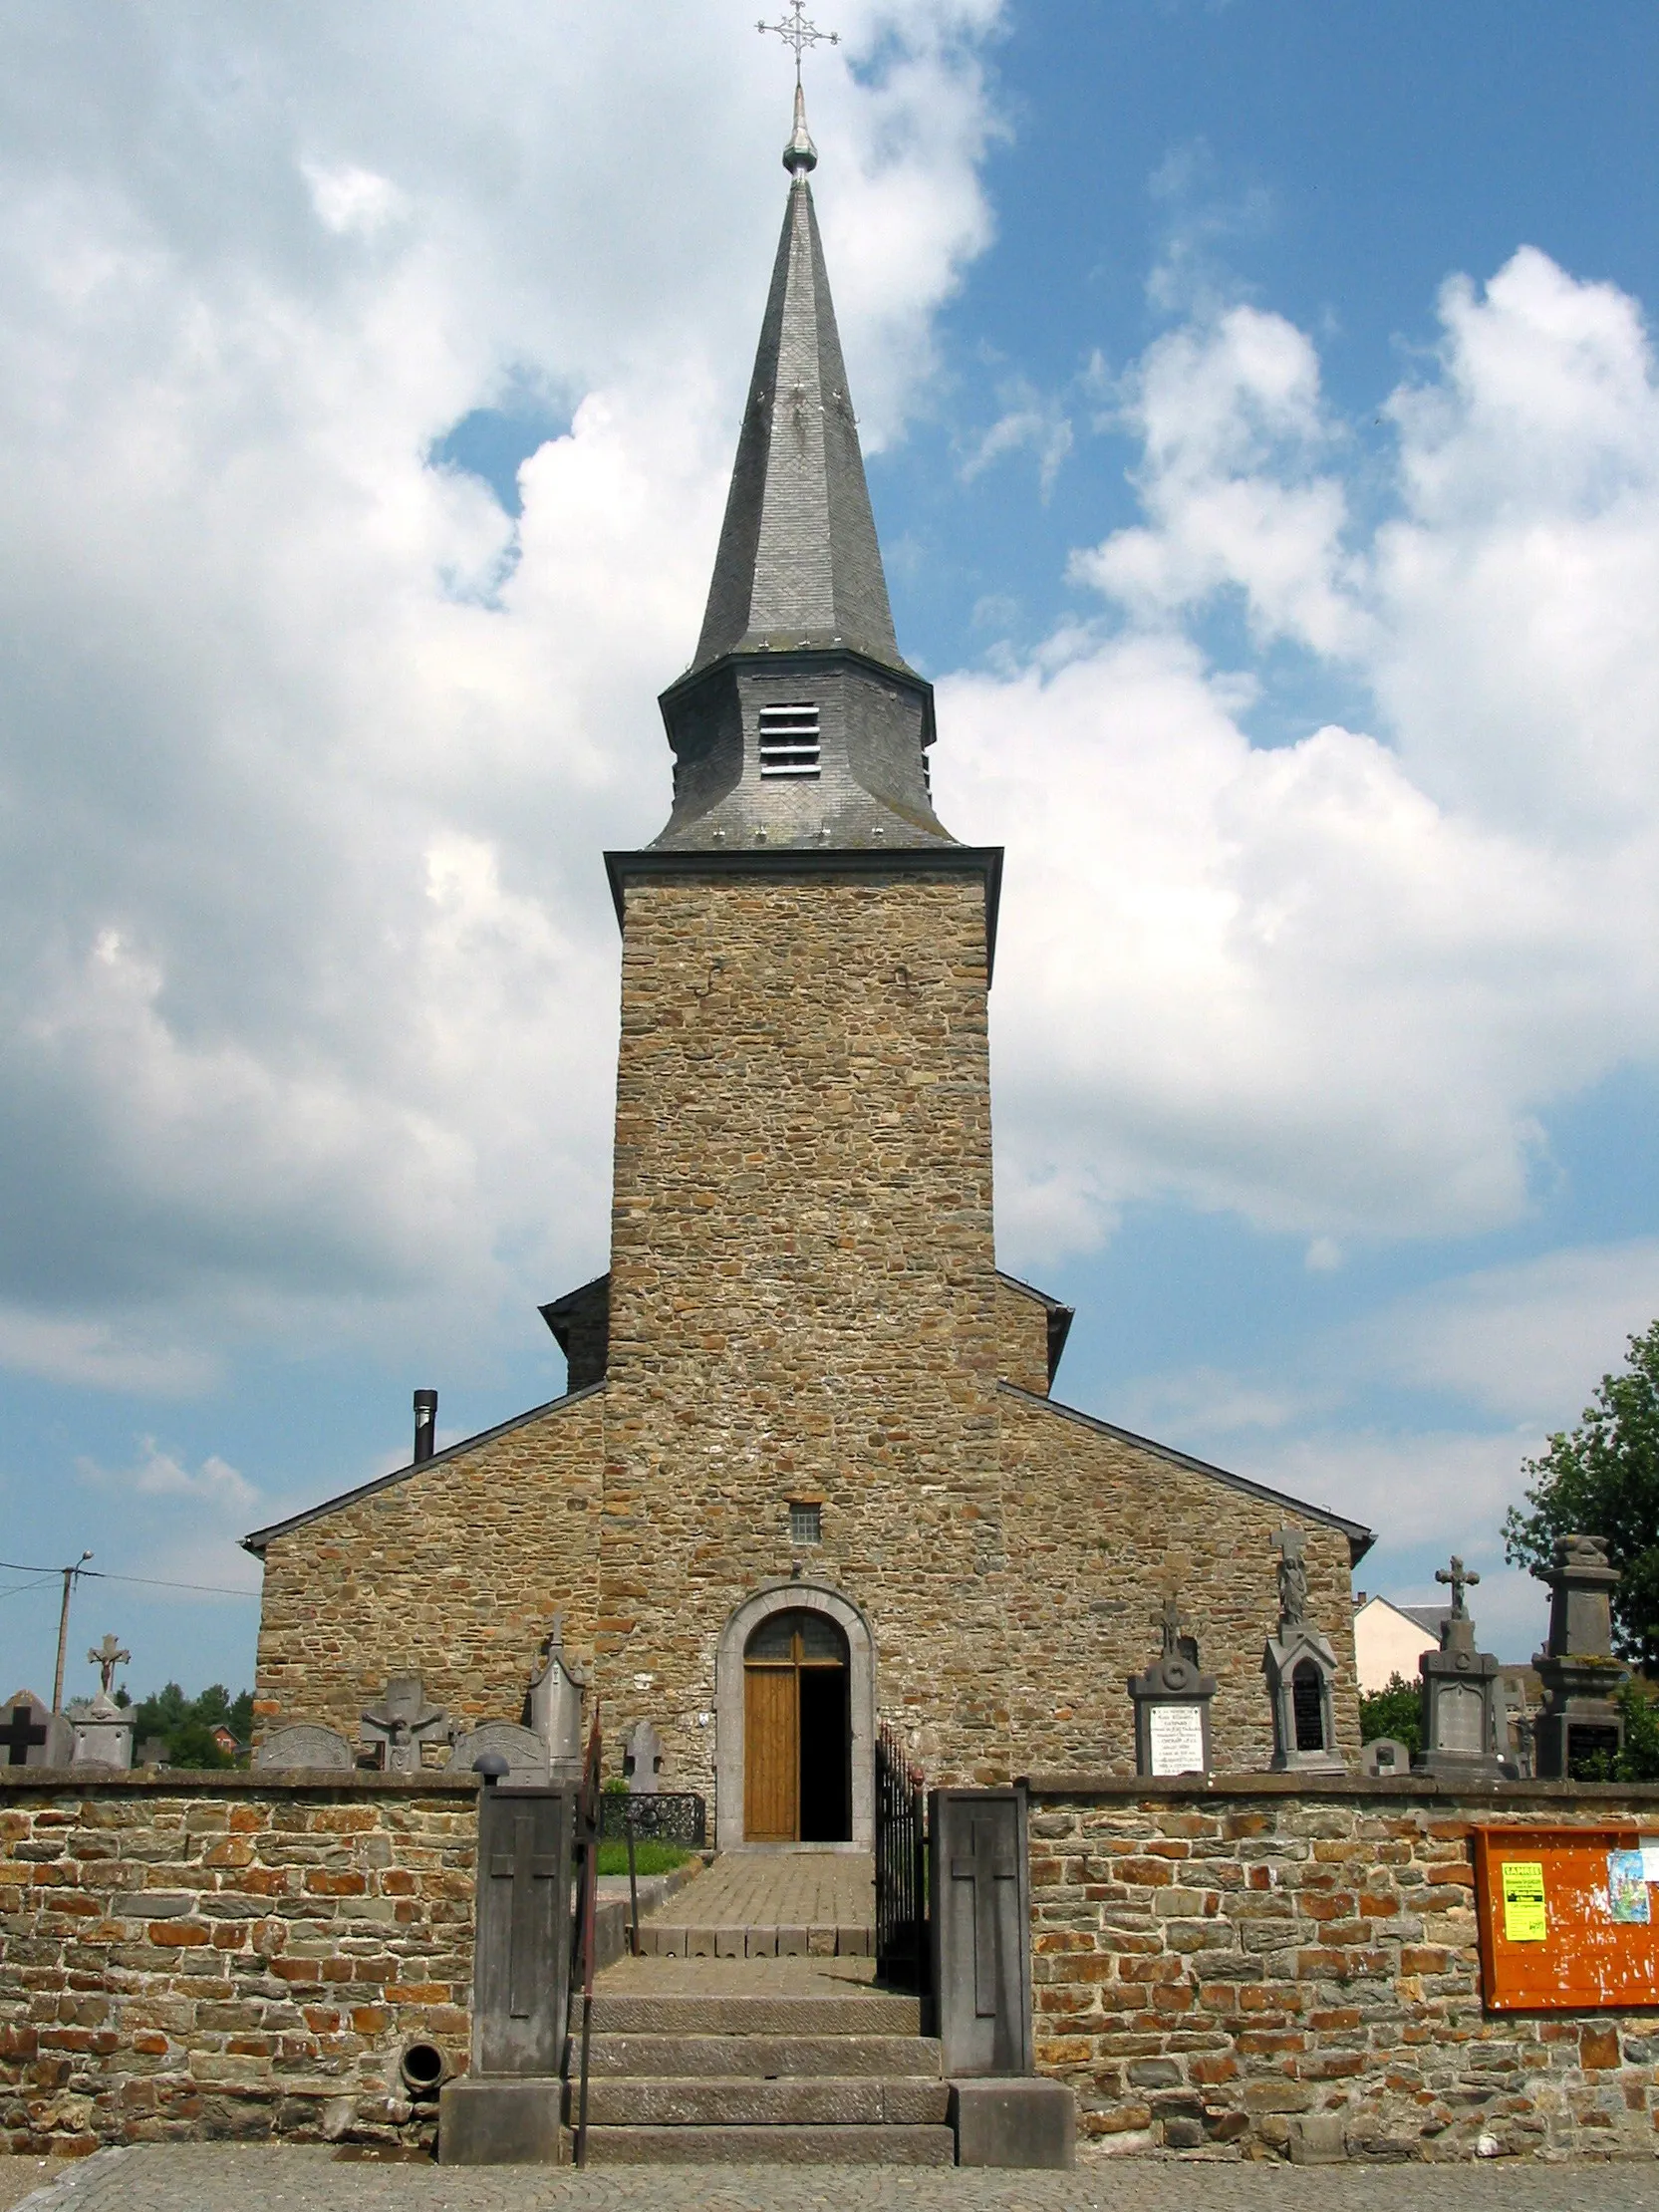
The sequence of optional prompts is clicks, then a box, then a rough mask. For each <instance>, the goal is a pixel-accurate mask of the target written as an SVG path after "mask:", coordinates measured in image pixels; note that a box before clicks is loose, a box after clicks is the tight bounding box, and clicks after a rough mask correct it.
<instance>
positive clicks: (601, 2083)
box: [588, 2074, 951, 2127]
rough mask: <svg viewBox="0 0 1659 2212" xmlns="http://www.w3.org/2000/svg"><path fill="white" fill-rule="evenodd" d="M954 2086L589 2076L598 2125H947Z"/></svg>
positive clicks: (898, 2080) (922, 2081)
mask: <svg viewBox="0 0 1659 2212" xmlns="http://www.w3.org/2000/svg"><path fill="white" fill-rule="evenodd" d="M950 2102H951V2092H950V2088H949V2086H948V2085H947V2084H946V2083H945V2082H944V2081H942V2080H941V2079H940V2078H939V2075H938V2074H935V2075H934V2077H933V2079H932V2080H931V2081H930V2080H928V2079H926V2078H925V2077H906V2076H893V2075H883V2076H877V2077H874V2078H872V2077H870V2076H863V2077H850V2078H849V2077H837V2076H828V2077H819V2078H817V2079H808V2080H801V2079H796V2078H793V2077H788V2076H785V2077H781V2078H773V2079H771V2080H766V2079H762V2078H761V2077H759V2076H758V2075H754V2074H724V2075H719V2076H711V2075H707V2074H704V2075H700V2076H697V2077H695V2078H691V2079H681V2080H677V2079H672V2078H671V2079H661V2078H656V2077H650V2078H643V2079H642V2078H638V2077H634V2078H627V2079H619V2078H617V2077H615V2076H610V2077H607V2078H606V2079H604V2080H594V2079H593V2078H591V2077H590V2079H589V2082H588V2124H589V2126H590V2127H791V2126H800V2127H914V2126H921V2125H933V2126H943V2125H944V2123H945V2119H946V2116H947V2114H948V2112H949V2109H950Z"/></svg>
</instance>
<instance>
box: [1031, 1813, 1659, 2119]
mask: <svg viewBox="0 0 1659 2212" xmlns="http://www.w3.org/2000/svg"><path fill="white" fill-rule="evenodd" d="M1288 1780H1289V1778H1286V1781H1287V1782H1288ZM1611 1819H1625V1820H1629V1821H1631V1822H1632V1823H1639V1824H1640V1825H1642V1826H1645V1827H1649V1828H1659V1790H1646V1791H1630V1790H1621V1789H1616V1788H1611V1787H1608V1788H1602V1789H1594V1788H1591V1789H1586V1788H1583V1787H1581V1786H1576V1785H1567V1786H1562V1785H1538V1784H1533V1785H1502V1786H1498V1787H1496V1788H1494V1789H1492V1790H1490V1791H1487V1792H1484V1793H1481V1794H1479V1795H1477V1794H1474V1793H1465V1794H1463V1795H1462V1796H1458V1795H1455V1794H1453V1793H1451V1792H1446V1793H1441V1792H1439V1791H1436V1790H1435V1789H1434V1788H1433V1786H1432V1785H1425V1784H1419V1783H1384V1784H1360V1783H1350V1784H1342V1783H1335V1784H1327V1783H1321V1784H1318V1785H1315V1786H1307V1785H1304V1786H1303V1787H1302V1788H1301V1789H1299V1790H1297V1789H1294V1788H1288V1787H1280V1786H1278V1783H1277V1778H1274V1780H1273V1781H1272V1782H1267V1781H1259V1782H1254V1783H1245V1782H1237V1783H1213V1784H1212V1785H1211V1786H1210V1787H1209V1788H1208V1789H1206V1788H1204V1787H1203V1786H1199V1785H1192V1786H1188V1785H1175V1784H1166V1785H1160V1786H1159V1787H1158V1788H1157V1789H1156V1790H1155V1791H1154V1790H1149V1789H1148V1788H1147V1786H1145V1785H1141V1786H1140V1787H1139V1788H1136V1787H1135V1786H1133V1785H1127V1786H1126V1785H1121V1784H1120V1785H1115V1786H1114V1785H1111V1784H1102V1785H1100V1786H1098V1787H1088V1786H1082V1787H1080V1786H1078V1785H1075V1784H1070V1785H1068V1784H1066V1783H1064V1782H1057V1783H1054V1784H1050V1783H1048V1782H1046V1781H1038V1782H1037V1783H1036V1784H1034V1785H1033V1788H1032V1796H1031V1905H1032V1954H1033V1956H1032V1971H1033V1977H1034V1983H1035V2011H1036V2057H1037V2066H1038V2069H1039V2071H1040V2072H1042V2073H1044V2074H1053V2075H1055V2076H1057V2077H1058V2078H1060V2079H1062V2080H1066V2081H1069V2082H1070V2083H1071V2084H1072V2085H1073V2086H1074V2088H1075V2089H1076V2091H1077V2097H1078V2105H1079V2116H1080V2128H1081V2134H1082V2139H1083V2140H1084V2141H1085V2142H1092V2143H1093V2145H1094V2146H1095V2148H1096V2149H1097V2150H1100V2149H1108V2150H1109V2149H1117V2150H1152V2149H1165V2150H1198V2149H1202V2148H1211V2149H1214V2148H1217V2147H1221V2146H1235V2147H1236V2148H1237V2149H1239V2150H1242V2151H1243V2153H1244V2155H1245V2156H1247V2157H1274V2156H1281V2155H1283V2154H1284V2153H1285V2152H1286V2151H1287V2150H1288V2151H1289V2152H1290V2154H1291V2155H1292V2156H1307V2155H1310V2154H1311V2155H1312V2156H1314V2157H1337V2158H1340V2157H1342V2156H1344V2155H1347V2156H1352V2157H1362V2158H1366V2159H1378V2158H1424V2159H1443V2158H1465V2157H1470V2156H1474V2155H1477V2154H1479V2155H1484V2156H1491V2155H1495V2154H1503V2155H1515V2154H1520V2155H1528V2154H1544V2155H1560V2154H1561V2153H1563V2152H1578V2153H1588V2154H1593V2155H1600V2156H1608V2155H1624V2156H1635V2157H1642V2158H1648V2159H1651V2158H1652V2157H1653V2156H1654V2154H1655V2151H1656V2149H1659V2135H1656V2132H1655V2129H1656V2126H1659V2011H1656V2012H1633V2013H1614V2012H1599V2011H1597V2012H1585V2013H1578V2014H1565V2013H1562V2014H1514V2013H1507V2014H1492V2015H1489V2014H1487V2013H1485V2012H1484V2011H1483V2009H1482V2004H1481V1976H1480V1963H1479V1953H1478V1949H1477V1937H1476V1922H1475V1909H1474V1900H1473V1885H1474V1872H1473V1861H1472V1856H1471V1848H1470V1841H1469V1836H1470V1826H1471V1822H1472V1821H1475V1820H1479V1821H1483V1822H1492V1821H1498V1820H1517V1821H1538V1820H1547V1821H1549V1822H1551V1823H1553V1822H1557V1821H1586V1822H1605V1821H1608V1820H1611ZM1655 1997H1656V2001H1659V1992H1656V1993H1655Z"/></svg>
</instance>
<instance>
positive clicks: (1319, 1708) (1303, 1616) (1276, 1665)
mask: <svg viewBox="0 0 1659 2212" xmlns="http://www.w3.org/2000/svg"><path fill="white" fill-rule="evenodd" d="M1272 1543H1273V1548H1274V1550H1275V1551H1277V1553H1278V1632H1277V1634H1276V1635H1272V1636H1269V1637H1268V1638H1267V1642H1266V1647H1265V1649H1264V1650H1263V1652H1262V1654H1261V1669H1262V1672H1263V1673H1264V1674H1265V1675H1266V1677H1267V1695H1268V1696H1269V1697H1270V1698H1271V1700H1272V1706H1273V1756H1272V1759H1271V1760H1270V1761H1269V1763H1268V1764H1269V1767H1270V1769H1271V1771H1272V1772H1273V1773H1274V1774H1283V1773H1287V1772H1288V1773H1295V1774H1324V1775H1339V1774H1341V1773H1342V1772H1343V1766H1342V1761H1341V1759H1340V1758H1339V1757H1338V1755H1337V1750H1336V1714H1335V1710H1334V1707H1333V1705H1332V1700H1331V1685H1332V1684H1333V1683H1334V1682H1335V1680H1336V1653H1335V1652H1334V1651H1333V1650H1332V1648H1331V1644H1330V1639H1329V1638H1328V1637H1327V1636H1325V1635H1323V1634H1322V1633H1321V1631H1320V1630H1319V1629H1317V1628H1316V1627H1315V1626H1314V1625H1313V1623H1312V1621H1310V1620H1309V1619H1308V1617H1307V1565H1306V1562H1305V1560H1304V1558H1303V1550H1304V1546H1305V1538H1304V1537H1303V1535H1302V1531H1301V1530H1300V1529H1299V1528H1280V1529H1279V1530H1278V1531H1277V1533H1276V1534H1275V1535H1274V1536H1273V1538H1272Z"/></svg>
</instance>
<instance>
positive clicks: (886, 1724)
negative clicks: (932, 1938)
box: [876, 1721, 928, 1990]
mask: <svg viewBox="0 0 1659 2212" xmlns="http://www.w3.org/2000/svg"><path fill="white" fill-rule="evenodd" d="M926 1826H927V1797H926V1782H925V1778H924V1776H923V1773H922V1770H921V1768H920V1767H918V1766H917V1765H916V1764H915V1762H914V1761H913V1760H912V1759H911V1757H910V1754H909V1753H908V1752H907V1751H906V1749H905V1742H904V1738H903V1737H902V1736H901V1734H900V1733H899V1731H898V1729H897V1728H895V1727H894V1726H893V1724H892V1722H890V1721H883V1722H882V1723H881V1724H880V1726H879V1727H878V1728H877V1731H876V1973H877V1976H878V1977H879V1978H880V1979H881V1980H882V1981H884V1982H887V1983H889V1984H891V1985H893V1986H896V1987H898V1988H901V1989H914V1990H921V1989H925V1988H926V1987H927V1981H928V1899H927V1886H928V1859H927V1832H926Z"/></svg>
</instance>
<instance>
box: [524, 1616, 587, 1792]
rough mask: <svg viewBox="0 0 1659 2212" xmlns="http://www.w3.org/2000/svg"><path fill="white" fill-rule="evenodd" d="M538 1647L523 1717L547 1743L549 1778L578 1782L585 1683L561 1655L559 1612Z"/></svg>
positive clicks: (561, 1637)
mask: <svg viewBox="0 0 1659 2212" xmlns="http://www.w3.org/2000/svg"><path fill="white" fill-rule="evenodd" d="M541 1649H542V1661H541V1665H540V1667H539V1668H538V1669H537V1670H536V1672H535V1674H533V1675H532V1676H531V1678H530V1693H529V1696H528V1697H527V1698H526V1699H525V1701H524V1717H525V1719H526V1721H527V1722H528V1723H529V1725H530V1727H531V1728H533V1729H534V1730H535V1732H536V1734H537V1735H538V1736H539V1737H540V1738H541V1740H542V1742H543V1743H544V1744H545V1745H546V1746H547V1763H548V1776H549V1779H550V1780H551V1781H553V1782H580V1781H581V1779H582V1692H583V1690H584V1689H585V1687H586V1684H585V1682H584V1681H583V1678H582V1676H581V1675H579V1674H578V1673H577V1672H576V1671H575V1670H574V1668H572V1667H571V1666H570V1665H569V1663H568V1662H567V1660H566V1658H565V1649H564V1615H563V1614H562V1613H555V1614H554V1616H553V1626H552V1628H551V1629H550V1631H549V1632H548V1636H547V1640H546V1642H545V1643H544V1644H543V1645H542V1647H541Z"/></svg>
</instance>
